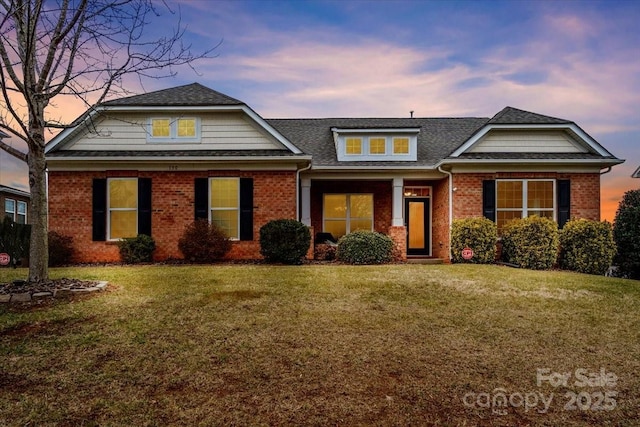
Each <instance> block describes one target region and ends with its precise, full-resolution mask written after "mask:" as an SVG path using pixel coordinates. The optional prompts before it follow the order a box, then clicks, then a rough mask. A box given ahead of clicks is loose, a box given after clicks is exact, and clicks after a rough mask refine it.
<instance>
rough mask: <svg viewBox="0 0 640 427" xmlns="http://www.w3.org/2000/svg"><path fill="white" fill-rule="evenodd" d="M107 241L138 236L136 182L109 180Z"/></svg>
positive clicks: (126, 179)
mask: <svg viewBox="0 0 640 427" xmlns="http://www.w3.org/2000/svg"><path fill="white" fill-rule="evenodd" d="M109 230H110V232H109V239H112V240H113V239H122V238H125V237H135V236H136V235H137V234H138V180H137V179H135V178H115V179H110V180H109Z"/></svg>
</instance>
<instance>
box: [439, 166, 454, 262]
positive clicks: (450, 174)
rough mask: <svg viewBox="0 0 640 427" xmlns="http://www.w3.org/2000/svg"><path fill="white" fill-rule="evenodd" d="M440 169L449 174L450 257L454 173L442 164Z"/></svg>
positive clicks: (441, 171)
mask: <svg viewBox="0 0 640 427" xmlns="http://www.w3.org/2000/svg"><path fill="white" fill-rule="evenodd" d="M438 171H439V172H440V173H444V174H446V175H449V259H451V258H452V256H451V226H452V224H453V174H452V173H451V172H449V171H447V170H444V169H442V166H441V165H440V166H438Z"/></svg>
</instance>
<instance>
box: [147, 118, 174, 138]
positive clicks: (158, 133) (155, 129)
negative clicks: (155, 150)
mask: <svg viewBox="0 0 640 427" xmlns="http://www.w3.org/2000/svg"><path fill="white" fill-rule="evenodd" d="M151 136H153V137H154V138H169V137H170V136H171V121H170V120H169V119H153V120H152V121H151Z"/></svg>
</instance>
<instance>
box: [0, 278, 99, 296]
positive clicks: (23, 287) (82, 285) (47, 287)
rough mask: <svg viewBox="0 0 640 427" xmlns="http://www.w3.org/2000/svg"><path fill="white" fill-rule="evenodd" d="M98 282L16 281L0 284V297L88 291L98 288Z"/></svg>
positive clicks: (63, 279)
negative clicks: (66, 290) (63, 290)
mask: <svg viewBox="0 0 640 427" xmlns="http://www.w3.org/2000/svg"><path fill="white" fill-rule="evenodd" d="M97 284H98V282H96V281H90V280H79V279H67V278H62V279H55V280H49V281H46V282H34V283H30V282H27V281H26V280H15V281H14V282H13V283H0V295H7V294H22V293H27V292H28V293H30V294H34V293H37V292H52V293H53V292H54V291H56V290H60V289H86V288H92V287H94V286H96V285H97Z"/></svg>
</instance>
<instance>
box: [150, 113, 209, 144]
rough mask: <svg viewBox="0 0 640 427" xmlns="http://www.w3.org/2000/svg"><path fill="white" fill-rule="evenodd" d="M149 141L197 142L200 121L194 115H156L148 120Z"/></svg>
mask: <svg viewBox="0 0 640 427" xmlns="http://www.w3.org/2000/svg"><path fill="white" fill-rule="evenodd" d="M148 140H149V141H151V142H198V141H199V140H200V121H199V119H197V118H195V117H181V118H171V117H158V118H152V119H150V120H149V136H148Z"/></svg>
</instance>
